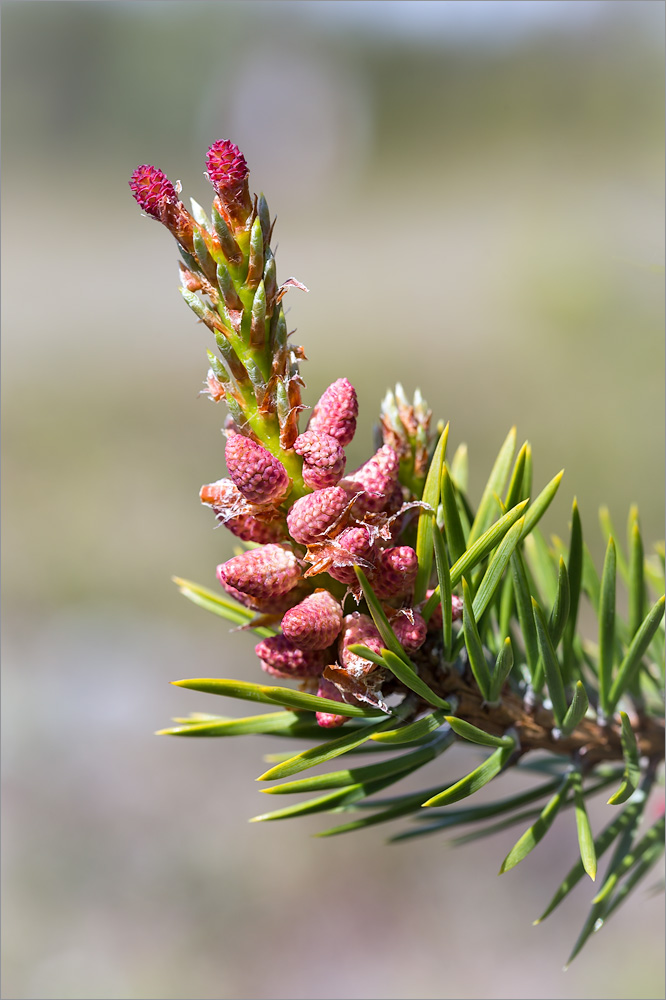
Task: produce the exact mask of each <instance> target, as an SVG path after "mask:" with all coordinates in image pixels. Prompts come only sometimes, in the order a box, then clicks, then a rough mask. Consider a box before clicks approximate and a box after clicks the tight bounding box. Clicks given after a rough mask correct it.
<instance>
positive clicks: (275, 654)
mask: <svg viewBox="0 0 666 1000" xmlns="http://www.w3.org/2000/svg"><path fill="white" fill-rule="evenodd" d="M254 651H255V653H256V654H257V656H258V657H259V659H260V660H261V666H262V669H263V670H265V671H266V673H267V674H273V676H274V677H294V678H298V679H301V678H305V677H318V676H319V674H321V672H322V670H323V669H324V667H325V666H326V662H327V660H326V657H325V656H324V654H323V653H322V652H321V651H318V650H304V649H299V648H298V647H297V646H295V645H294V644H293V642H291V640H290V639H288V638H287V637H286V636H284V635H273V636H271V637H270V638H268V639H262V640H261V642H260V643H258V644H257V645H256V646H255V647H254Z"/></svg>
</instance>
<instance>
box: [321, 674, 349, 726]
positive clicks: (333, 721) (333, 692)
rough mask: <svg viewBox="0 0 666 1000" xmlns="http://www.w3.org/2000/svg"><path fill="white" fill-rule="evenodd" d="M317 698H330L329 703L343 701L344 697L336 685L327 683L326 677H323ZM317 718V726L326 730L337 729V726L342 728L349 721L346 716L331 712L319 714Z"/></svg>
mask: <svg viewBox="0 0 666 1000" xmlns="http://www.w3.org/2000/svg"><path fill="white" fill-rule="evenodd" d="M317 697H318V698H328V700H329V701H342V695H341V694H340V692H339V691H338V689H337V688H336V686H335V684H332V683H331V682H330V681H327V680H326V678H325V677H322V678H321V680H320V681H319V687H318V689H317ZM316 718H317V725H319V726H322V728H324V729H335V728H336V727H337V726H341V725H342V724H343V723H344V722H346V721H347V716H346V715H333V714H332V713H330V712H317V713H316Z"/></svg>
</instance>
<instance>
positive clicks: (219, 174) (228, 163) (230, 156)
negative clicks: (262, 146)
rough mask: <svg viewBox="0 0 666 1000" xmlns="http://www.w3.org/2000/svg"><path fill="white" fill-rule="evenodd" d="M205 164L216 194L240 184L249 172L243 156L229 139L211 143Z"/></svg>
mask: <svg viewBox="0 0 666 1000" xmlns="http://www.w3.org/2000/svg"><path fill="white" fill-rule="evenodd" d="M206 166H207V167H208V176H209V178H210V182H211V184H212V185H213V187H214V188H215V190H216V191H217V193H218V194H222V192H224V191H225V190H227V189H228V188H235V187H237V186H238V185H241V184H242V183H243V181H245V180H246V179H247V177H248V175H249V173H250V171H249V170H248V168H247V162H246V160H245V157H244V156H243V154H242V153H241V151H240V149H239V148H238V146H236V145H235V144H234V143H233V142H231V140H230V139H218V141H217V142H214V143H213V145H212V146H211V147H210V149H209V150H208V153H207V154H206Z"/></svg>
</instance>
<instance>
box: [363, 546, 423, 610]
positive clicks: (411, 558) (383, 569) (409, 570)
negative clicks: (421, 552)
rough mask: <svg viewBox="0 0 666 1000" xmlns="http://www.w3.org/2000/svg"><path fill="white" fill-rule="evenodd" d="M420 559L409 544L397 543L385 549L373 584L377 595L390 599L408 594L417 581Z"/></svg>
mask: <svg viewBox="0 0 666 1000" xmlns="http://www.w3.org/2000/svg"><path fill="white" fill-rule="evenodd" d="M418 569H419V561H418V558H417V555H416V552H415V551H414V549H412V548H410V546H409V545H396V546H394V547H392V548H390V549H384V551H383V552H381V553H380V555H379V559H378V561H377V568H376V570H375V575H374V576H373V577H372V586H373V587H374V589H375V593H376V594H377V597H381V598H382V599H383V600H389V599H390V598H392V597H402V596H403V595H404V594H408V593H409V592H410V591H411V590H412V588H413V586H414V583H415V581H416V574H417V573H418Z"/></svg>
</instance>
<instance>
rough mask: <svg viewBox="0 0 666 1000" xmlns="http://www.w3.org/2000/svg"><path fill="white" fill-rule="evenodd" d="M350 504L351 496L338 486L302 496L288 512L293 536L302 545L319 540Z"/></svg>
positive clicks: (289, 525) (288, 520)
mask: <svg viewBox="0 0 666 1000" xmlns="http://www.w3.org/2000/svg"><path fill="white" fill-rule="evenodd" d="M348 504H349V497H348V496H347V494H346V493H345V491H344V490H342V489H340V488H339V487H338V486H331V487H329V488H328V489H325V490H317V491H316V492H315V493H308V494H307V496H304V497H301V498H300V499H299V500H297V501H296V503H295V504H293V505H292V507H291V508H290V510H289V513H288V514H287V525H288V527H289V533H290V534H291V537H292V538H294V539H295V540H296V541H297V542H300V543H301V545H310V544H311V543H312V542H316V541H318V540H319V539H321V538H323V537H324V536H325V535H326V532H327V531H329V529H330V528H332V527H333V525H334V524H335V523H336V521H337V520H338V519H339V518H340V516H341V514H342V513H343V511H344V510H345V508H346V507H347V505H348Z"/></svg>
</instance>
